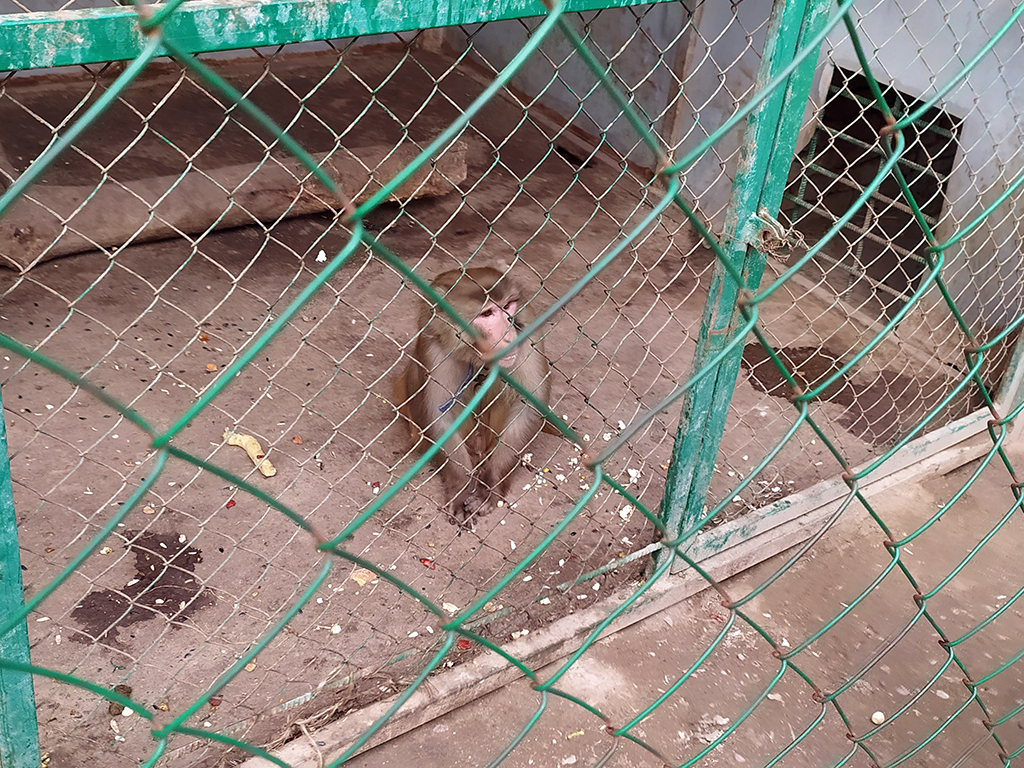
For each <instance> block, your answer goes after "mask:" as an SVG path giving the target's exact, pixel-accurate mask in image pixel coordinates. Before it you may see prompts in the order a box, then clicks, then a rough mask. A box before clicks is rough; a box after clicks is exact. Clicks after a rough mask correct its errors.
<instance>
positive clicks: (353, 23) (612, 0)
mask: <svg viewBox="0 0 1024 768" xmlns="http://www.w3.org/2000/svg"><path fill="white" fill-rule="evenodd" d="M649 2H650V0H568V2H567V3H566V9H567V10H569V11H588V10H597V9H600V8H609V7H620V6H632V5H642V4H647V3H649ZM544 12H545V8H544V5H543V4H542V3H541V2H540V0H492V1H491V2H487V3H479V2H469V0H455V1H454V2H453V1H451V0H449V1H448V2H445V1H444V0H439V1H438V2H417V3H413V2H396V0H345V1H344V2H338V1H337V0H273V1H271V2H260V3H254V2H224V0H194V1H193V2H186V3H184V4H183V5H182V6H181V7H180V8H178V9H177V10H175V11H174V13H172V14H171V16H170V18H169V19H168V20H167V22H166V23H165V24H164V25H163V33H164V34H165V35H166V36H167V37H168V38H169V39H171V40H173V41H174V42H175V44H176V45H177V46H178V47H179V48H182V49H184V50H186V51H189V52H190V53H200V52H205V51H225V50H232V49H236V48H252V47H257V46H266V45H281V44H284V43H297V42H308V41H312V40H332V39H336V38H347V37H357V36H360V35H375V34H381V33H385V32H403V31H410V30H416V29H430V28H432V27H447V26H452V25H455V24H475V23H478V22H484V21H498V20H502V19H515V18H522V17H527V16H540V15H542V14H543V13H544ZM143 37H144V35H143V33H142V31H141V30H140V29H139V25H138V23H137V16H136V14H135V10H134V9H133V8H131V7H115V8H93V9H88V10H80V11H60V12H59V13H55V12H51V13H8V14H3V15H0V72H4V71H9V70H14V69H34V68H40V67H59V66H66V65H69V64H88V63H93V62H101V61H120V60H123V59H133V58H135V57H136V56H138V54H139V53H140V52H141V51H142V48H143Z"/></svg>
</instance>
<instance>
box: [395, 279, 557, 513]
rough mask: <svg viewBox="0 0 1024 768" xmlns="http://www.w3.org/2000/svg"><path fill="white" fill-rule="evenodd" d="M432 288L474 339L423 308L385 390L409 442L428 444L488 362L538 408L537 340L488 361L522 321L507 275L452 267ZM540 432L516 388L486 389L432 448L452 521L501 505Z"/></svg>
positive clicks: (543, 397) (541, 371)
mask: <svg viewBox="0 0 1024 768" xmlns="http://www.w3.org/2000/svg"><path fill="white" fill-rule="evenodd" d="M432 285H433V287H434V289H435V290H437V291H438V293H440V294H441V295H442V296H444V297H445V299H446V300H447V301H448V303H449V304H451V305H452V307H453V308H454V309H455V310H456V311H458V313H459V314H460V315H461V316H462V317H463V318H464V319H465V320H466V321H467V322H468V323H470V324H471V325H472V326H473V329H474V330H475V331H476V332H477V337H476V338H472V337H471V336H470V335H469V334H468V333H466V332H465V331H464V330H462V329H461V328H460V327H459V326H457V325H456V324H455V323H454V322H452V321H451V319H450V318H448V316H447V315H446V314H445V313H444V312H443V311H442V310H441V309H439V308H436V307H435V306H434V305H433V304H431V303H429V302H426V301H424V302H423V305H422V307H421V308H420V313H419V322H420V328H422V330H421V331H420V334H419V336H418V337H417V338H416V341H415V344H414V345H413V346H412V358H413V359H412V362H410V363H409V367H408V368H406V369H405V371H404V372H403V373H402V375H401V376H400V377H399V379H398V381H397V382H396V384H395V390H396V395H397V401H398V402H399V403H400V404H401V405H400V410H401V412H402V413H403V414H404V415H405V416H406V417H407V418H408V419H409V421H410V427H411V431H412V434H413V441H414V442H415V441H416V440H417V439H418V438H419V437H420V436H422V437H424V438H426V439H427V440H428V441H430V442H437V441H438V440H439V439H440V437H441V435H442V434H444V432H445V431H446V430H447V429H448V428H449V427H450V426H451V424H452V422H453V421H454V420H455V418H456V417H457V416H458V415H459V414H461V413H462V411H463V408H464V407H465V403H468V402H469V400H470V399H471V398H472V397H473V395H474V394H475V393H476V391H477V387H478V386H479V384H480V383H481V382H482V381H483V379H484V377H485V376H486V375H487V373H488V370H489V366H491V365H494V364H495V363H497V364H499V365H501V366H502V367H503V368H505V369H507V370H508V371H509V372H510V373H511V374H512V376H513V377H514V378H515V379H516V381H518V382H519V383H520V384H522V385H523V387H524V389H526V390H527V391H528V392H532V393H533V394H534V396H535V397H537V399H538V400H540V401H541V402H542V403H544V404H545V405H547V403H548V401H549V399H550V396H551V380H550V376H549V373H550V371H549V367H550V363H549V362H548V359H547V358H546V357H545V356H544V350H543V344H542V342H541V341H540V340H539V339H538V340H534V341H526V342H524V343H523V344H521V345H520V346H519V347H517V348H516V349H514V350H512V351H511V352H509V353H508V354H507V355H506V356H505V357H502V358H501V359H500V360H495V359H494V356H495V355H496V354H498V353H499V352H500V351H501V350H502V349H504V348H505V347H507V346H508V345H509V343H511V342H512V341H513V340H514V339H515V337H516V336H517V335H518V334H519V332H520V330H521V329H522V328H523V327H524V326H525V325H526V324H527V322H529V319H530V318H531V313H529V311H528V309H527V307H526V306H525V299H526V298H527V296H526V294H525V292H524V291H523V289H522V287H521V286H520V285H519V283H518V282H517V281H516V280H515V278H513V277H511V276H509V275H506V274H504V273H502V272H499V271H498V270H497V269H493V268H490V267H484V268H473V269H466V270H458V269H457V270H452V271H450V272H445V273H444V274H442V275H440V276H439V277H437V278H436V279H435V280H434V282H433V283H432ZM543 425H544V421H543V419H542V417H541V415H540V414H539V413H538V412H537V411H536V410H535V409H534V408H533V407H532V406H531V405H530V404H529V403H528V402H527V401H526V400H525V399H524V398H523V397H522V396H521V395H520V394H519V393H518V392H517V391H516V390H514V389H513V388H512V387H510V386H508V385H507V384H506V383H505V382H504V381H502V380H501V379H499V380H498V381H497V382H496V383H495V384H494V386H492V388H491V389H490V391H489V392H488V393H487V395H486V397H485V399H484V400H483V401H481V403H480V405H479V407H478V408H477V410H476V411H475V412H474V413H473V415H472V416H471V417H470V418H469V419H467V420H466V421H465V422H464V423H463V425H462V428H461V429H460V430H459V432H458V434H456V435H454V436H452V438H451V439H450V440H449V441H448V443H447V444H445V445H444V446H443V448H442V452H441V458H442V461H443V464H442V466H441V480H442V482H443V484H444V488H445V492H446V494H447V498H448V499H450V500H451V503H450V508H449V511H450V513H451V515H452V517H453V518H454V519H455V521H456V522H457V523H459V524H460V525H464V524H466V523H467V522H468V521H469V520H470V519H471V518H473V517H474V516H475V515H485V514H487V513H488V512H490V511H491V510H492V509H493V508H494V507H496V506H498V502H499V501H503V499H504V496H505V494H506V493H508V490H509V486H510V484H511V482H512V473H513V471H514V470H515V468H516V467H517V466H518V465H519V463H520V457H521V455H522V453H523V450H524V449H525V448H526V446H527V445H528V444H529V442H530V441H531V440H532V439H533V438H534V437H535V436H536V435H537V433H538V432H540V431H541V428H542V427H543Z"/></svg>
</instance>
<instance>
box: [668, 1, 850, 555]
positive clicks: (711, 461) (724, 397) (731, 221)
mask: <svg viewBox="0 0 1024 768" xmlns="http://www.w3.org/2000/svg"><path fill="white" fill-rule="evenodd" d="M831 9H832V4H831V2H830V0H795V1H794V0H775V3H774V6H773V8H772V14H771V18H770V20H769V26H768V32H767V35H766V39H765V50H764V55H763V56H762V59H761V68H760V71H759V72H758V74H757V81H756V84H757V86H758V88H763V87H765V85H766V84H767V83H769V82H771V81H772V80H774V79H775V77H776V76H777V75H778V74H779V73H781V71H782V70H783V69H784V68H785V67H786V65H788V64H789V63H790V62H791V61H792V60H793V57H794V56H795V55H796V52H797V51H798V50H800V49H801V48H802V47H803V45H806V41H808V40H810V39H812V38H813V37H814V35H815V34H816V33H818V32H819V31H821V29H823V28H824V26H825V24H826V23H827V22H828V17H829V11H830V10H831ZM801 41H803V45H802V44H801ZM817 59H818V57H817V56H816V55H812V56H808V57H807V58H806V59H805V60H804V62H803V64H802V65H801V66H800V67H798V68H797V69H796V70H795V71H794V72H793V73H792V74H791V75H790V76H789V80H788V82H787V83H785V84H784V86H782V87H777V88H776V89H775V91H774V93H772V94H771V95H770V96H769V97H768V98H766V99H765V100H764V101H763V102H762V103H761V104H760V106H759V107H758V108H757V109H756V110H755V111H754V112H752V113H751V114H750V117H749V118H748V119H747V124H746V126H745V129H744V135H743V144H742V146H741V150H740V162H739V167H738V168H737V171H736V176H735V178H734V180H733V188H732V198H731V200H730V203H729V210H728V213H727V215H726V221H725V226H724V234H723V237H722V243H723V246H724V250H725V257H726V258H727V259H728V260H729V262H730V263H731V264H733V265H734V267H735V270H736V272H738V273H739V274H742V275H743V277H744V285H743V286H740V285H737V284H736V281H735V280H734V279H733V278H732V277H731V276H730V274H729V272H728V271H727V270H726V269H725V267H723V266H722V264H720V263H718V262H716V265H715V273H714V275H713V277H712V282H711V288H710V290H709V292H708V300H707V304H706V305H705V307H704V316H703V319H702V321H701V329H700V333H699V335H698V337H697V350H696V353H695V355H694V360H693V367H692V369H693V371H697V370H699V369H700V367H701V366H703V365H705V364H706V363H707V361H709V360H711V359H712V358H714V357H715V355H716V354H718V353H720V352H721V351H722V350H723V349H724V348H725V346H726V344H728V342H729V341H731V340H732V338H733V336H734V334H735V332H736V329H737V328H738V327H739V326H740V325H741V324H742V323H741V322H740V321H741V320H742V318H741V316H740V313H739V308H738V304H737V300H738V298H739V296H740V291H741V290H742V289H744V288H747V289H751V290H756V289H757V287H758V285H759V284H760V282H761V276H762V274H763V273H764V267H765V256H764V254H763V253H761V252H759V251H758V250H756V249H755V248H753V247H751V246H750V245H749V244H750V243H751V242H756V241H757V240H758V239H757V234H758V232H757V229H758V226H759V225H758V219H757V218H755V215H756V214H757V213H758V212H759V211H760V210H761V209H766V210H767V211H769V212H770V214H771V215H772V216H775V215H777V214H778V211H779V206H780V205H781V202H782V193H783V190H784V188H785V184H786V178H787V176H788V173H789V167H790V164H791V163H792V162H793V154H794V151H795V147H796V140H797V134H798V133H799V131H800V122H801V119H802V118H803V114H804V109H805V107H806V105H807V100H808V98H809V96H810V89H811V82H812V80H813V77H814V71H815V68H816V67H817ZM742 355H743V345H742V344H740V345H739V346H737V347H736V349H734V350H733V351H732V352H731V353H730V354H729V355H727V356H726V357H725V358H724V359H722V360H721V361H720V362H719V364H718V368H717V370H716V371H714V372H713V373H711V374H710V375H708V376H705V377H704V378H703V379H702V380H701V381H700V382H699V383H698V384H697V385H696V386H695V387H694V388H693V389H692V390H690V392H689V393H688V395H687V397H686V398H685V400H684V401H683V410H682V416H681V418H680V420H679V431H678V432H677V434H676V441H675V447H674V448H673V458H672V463H671V465H670V467H669V472H668V477H667V478H666V484H665V496H664V499H663V501H662V515H663V516H664V517H665V520H666V524H667V525H668V530H669V531H670V533H671V534H672V535H677V534H679V533H681V532H683V531H686V530H688V529H689V528H690V527H691V526H693V525H695V524H697V522H698V521H699V520H700V519H701V518H702V517H703V515H704V512H705V503H706V499H707V494H708V488H709V487H710V484H711V475H712V473H713V472H714V467H715V462H716V461H717V460H718V450H719V445H720V444H721V440H722V434H723V433H724V431H725V421H726V416H727V415H728V412H729V405H730V403H731V402H732V396H733V390H734V389H735V387H736V377H737V375H738V374H739V367H740V359H741V358H742Z"/></svg>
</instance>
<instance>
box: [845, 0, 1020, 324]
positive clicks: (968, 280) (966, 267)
mask: <svg viewBox="0 0 1024 768" xmlns="http://www.w3.org/2000/svg"><path fill="white" fill-rule="evenodd" d="M1013 9H1014V2H1013V0H993V2H991V3H988V4H979V5H976V4H974V3H961V4H959V5H955V6H952V7H950V8H944V10H943V12H942V13H938V12H935V13H931V12H927V11H926V10H925V9H923V8H922V9H921V11H922V12H919V13H914V14H909V13H905V12H904V11H903V10H901V8H900V6H898V5H897V4H896V3H895V2H883V3H879V4H878V5H876V6H874V7H873V8H872V9H871V12H870V13H868V14H866V16H865V17H864V18H863V19H861V20H860V23H859V28H860V32H861V35H862V38H863V42H864V47H865V49H866V50H867V51H868V52H869V55H871V58H870V64H871V66H872V70H873V71H874V72H875V74H876V76H877V77H878V78H879V80H886V81H889V82H891V83H893V84H894V85H895V86H896V88H898V89H899V90H900V91H903V92H904V93H907V94H909V95H911V96H914V97H916V98H918V99H921V100H927V99H928V98H930V97H931V96H932V95H933V94H934V93H935V86H936V84H938V85H939V86H941V85H944V84H946V83H948V82H949V81H950V80H951V79H952V78H953V77H954V76H955V75H956V74H957V73H958V72H959V71H960V70H961V69H962V68H963V66H964V65H965V64H966V62H967V61H969V60H970V59H971V58H972V57H973V56H974V55H975V54H976V53H977V52H978V51H979V50H980V49H981V47H982V46H983V45H984V44H985V43H986V42H987V41H988V40H989V39H991V37H992V36H993V34H994V33H995V32H996V31H997V30H998V29H999V28H1000V27H1001V26H1002V24H1003V23H1004V22H1005V21H1006V20H1007V18H1008V17H1009V15H1010V14H1011V12H1012V11H1013ZM1022 36H1024V27H1022V26H1021V25H1020V24H1019V23H1018V24H1017V25H1016V26H1015V27H1014V29H1011V30H1010V31H1009V32H1008V33H1007V34H1006V35H1005V36H1004V37H1003V38H1002V39H1001V40H1000V41H999V43H997V44H996V47H995V49H994V50H993V51H992V52H990V53H989V55H988V56H987V57H985V58H984V59H982V61H981V62H980V63H979V65H978V66H977V67H976V68H975V69H974V70H972V71H971V73H970V74H969V75H968V76H967V78H966V80H964V81H963V83H962V84H960V85H959V86H958V87H955V88H954V89H953V90H952V91H951V92H950V93H948V94H946V95H945V96H944V97H943V98H942V100H941V101H940V102H939V104H938V106H939V107H940V108H941V109H943V110H945V111H947V112H949V113H950V114H951V115H953V116H955V117H959V118H963V120H964V122H963V129H962V133H961V135H960V141H959V143H960V153H959V156H958V159H957V161H956V165H955V167H954V170H953V174H952V176H951V178H950V180H949V188H948V191H947V198H948V200H949V203H948V209H947V212H946V213H945V214H944V217H943V219H942V222H941V223H940V225H939V226H938V229H937V235H938V239H939V240H940V241H945V240H947V239H948V238H949V237H951V236H952V235H953V234H955V233H956V232H957V231H958V230H959V229H961V228H962V227H963V226H964V225H965V224H967V223H968V222H969V221H971V220H972V219H973V218H974V217H975V216H977V215H978V214H979V213H981V212H982V211H983V210H984V209H985V208H986V207H987V206H988V205H990V204H991V203H992V202H994V200H995V199H996V198H997V197H998V196H999V195H1000V194H1002V193H1003V192H1004V191H1005V190H1006V187H1007V186H1008V184H1009V183H1011V182H1012V180H1013V179H1014V178H1015V177H1016V176H1017V175H1018V174H1020V173H1021V172H1022V170H1024V152H1022V151H1021V150H1022V136H1021V128H1020V125H1019V122H1018V115H1020V114H1022V112H1024V88H1021V87H1020V85H1019V84H1020V82H1021V73H1024V50H1022V48H1021V38H1022ZM829 45H830V49H831V51H830V57H831V59H832V61H834V62H835V63H836V64H837V65H839V66H842V67H845V68H848V69H853V70H859V69H860V65H859V63H858V62H857V58H856V55H855V52H854V49H853V45H852V44H851V43H850V40H849V38H848V36H847V35H846V30H845V28H839V29H837V30H836V31H835V32H834V33H833V35H832V39H831V40H830V41H829ZM872 51H873V53H872ZM1015 207H1016V199H1011V200H1009V201H1007V202H1006V203H1004V204H1003V205H1002V206H1000V207H999V208H998V209H997V210H996V211H995V212H994V213H993V214H992V215H990V216H989V218H988V220H987V222H986V223H985V224H984V225H983V226H982V227H981V228H980V229H979V230H978V231H977V232H975V233H974V234H972V235H970V236H968V237H967V238H965V239H964V240H963V241H962V242H961V243H960V244H958V245H957V246H955V247H954V248H953V249H951V250H950V251H948V252H947V256H948V266H946V267H945V269H944V271H943V275H944V276H945V277H946V278H947V279H948V281H949V284H950V287H951V288H952V289H953V291H954V295H959V296H960V304H961V305H962V307H964V308H965V309H966V310H967V315H968V319H969V320H970V321H971V322H972V323H984V324H985V325H986V326H987V327H999V326H1001V325H1003V324H1004V323H1006V322H1007V321H1008V320H1010V319H1012V317H1014V316H1016V315H1017V314H1019V313H1020V312H1021V311H1024V269H1022V265H1021V245H1022V243H1021V238H1022V231H1021V223H1020V221H1019V214H1018V215H1017V216H1015V215H1014V214H1013V210H1014V208H1015ZM1008 286H1009V288H1008ZM1012 286H1021V289H1020V290H1016V291H1015V290H1013V288H1012ZM931 300H932V302H933V303H937V301H938V297H937V296H933V297H931Z"/></svg>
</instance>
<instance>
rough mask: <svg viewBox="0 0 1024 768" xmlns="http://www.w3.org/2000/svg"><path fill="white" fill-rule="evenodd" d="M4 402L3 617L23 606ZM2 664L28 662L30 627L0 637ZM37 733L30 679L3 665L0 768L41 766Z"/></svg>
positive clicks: (0, 431) (0, 484) (0, 465)
mask: <svg viewBox="0 0 1024 768" xmlns="http://www.w3.org/2000/svg"><path fill="white" fill-rule="evenodd" d="M2 412H3V405H2V403H0V616H4V615H7V614H8V613H9V612H11V611H16V610H20V609H21V607H22V605H23V604H24V594H23V592H22V586H21V557H20V556H19V555H18V525H17V518H16V516H15V513H14V491H13V490H12V489H11V462H10V461H9V460H8V458H7V425H6V424H5V423H4V420H3V417H2ZM0 660H4V661H13V662H17V663H19V664H28V663H29V661H30V658H29V650H28V625H27V624H26V623H25V622H22V623H21V624H19V625H17V626H16V627H15V628H14V629H12V630H11V631H10V632H8V633H7V634H6V635H3V636H0ZM40 765H42V761H41V759H40V755H39V729H38V727H37V725H36V697H35V692H34V690H33V688H32V675H30V674H28V673H26V672H20V671H15V670H12V669H5V668H4V667H2V666H0V768H39V766H40Z"/></svg>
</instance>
